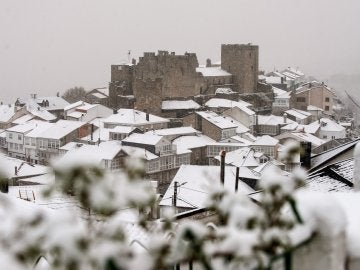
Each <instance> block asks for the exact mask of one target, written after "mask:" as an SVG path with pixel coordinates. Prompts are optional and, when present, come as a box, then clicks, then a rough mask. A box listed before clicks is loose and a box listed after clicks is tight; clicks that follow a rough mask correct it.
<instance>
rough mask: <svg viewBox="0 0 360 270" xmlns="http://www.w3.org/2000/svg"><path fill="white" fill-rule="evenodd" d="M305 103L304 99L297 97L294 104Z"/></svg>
mask: <svg viewBox="0 0 360 270" xmlns="http://www.w3.org/2000/svg"><path fill="white" fill-rule="evenodd" d="M305 101H306V99H305V97H297V98H296V102H305Z"/></svg>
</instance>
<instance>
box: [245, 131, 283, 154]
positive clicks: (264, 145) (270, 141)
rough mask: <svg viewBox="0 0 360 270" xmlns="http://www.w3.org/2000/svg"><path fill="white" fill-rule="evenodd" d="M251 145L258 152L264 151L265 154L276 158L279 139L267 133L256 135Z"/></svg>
mask: <svg viewBox="0 0 360 270" xmlns="http://www.w3.org/2000/svg"><path fill="white" fill-rule="evenodd" d="M251 147H252V148H253V149H254V150H255V151H258V152H261V153H264V154H265V155H267V156H269V157H271V158H274V159H277V157H278V148H279V140H278V139H275V138H273V137H271V136H269V135H264V136H261V137H258V138H257V139H256V141H254V142H252V143H251Z"/></svg>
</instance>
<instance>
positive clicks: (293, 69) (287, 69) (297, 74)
mask: <svg viewBox="0 0 360 270" xmlns="http://www.w3.org/2000/svg"><path fill="white" fill-rule="evenodd" d="M285 71H288V72H290V73H292V74H294V75H296V76H299V77H301V76H304V75H305V74H304V73H303V72H302V71H301V70H299V69H297V68H293V67H287V68H286V69H285Z"/></svg>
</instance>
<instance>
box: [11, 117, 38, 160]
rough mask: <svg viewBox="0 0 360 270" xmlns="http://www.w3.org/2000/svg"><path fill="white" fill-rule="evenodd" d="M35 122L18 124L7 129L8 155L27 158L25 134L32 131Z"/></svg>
mask: <svg viewBox="0 0 360 270" xmlns="http://www.w3.org/2000/svg"><path fill="white" fill-rule="evenodd" d="M34 126H35V123H33V122H32V123H28V124H23V125H16V126H13V127H11V128H8V129H6V142H7V145H8V155H9V156H10V157H15V158H19V159H23V160H24V159H25V147H24V142H25V139H24V136H25V134H26V133H28V132H30V131H31V130H32V129H33V128H34Z"/></svg>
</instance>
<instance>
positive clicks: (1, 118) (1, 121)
mask: <svg viewBox="0 0 360 270" xmlns="http://www.w3.org/2000/svg"><path fill="white" fill-rule="evenodd" d="M25 114H26V113H25V109H21V108H19V107H17V106H15V105H13V104H9V105H3V104H2V105H0V129H7V128H10V127H12V126H14V125H15V124H13V123H12V122H13V121H14V120H16V119H17V118H19V117H21V116H23V115H25Z"/></svg>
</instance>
